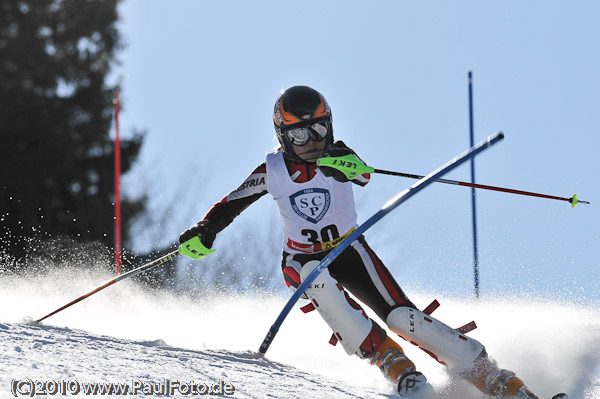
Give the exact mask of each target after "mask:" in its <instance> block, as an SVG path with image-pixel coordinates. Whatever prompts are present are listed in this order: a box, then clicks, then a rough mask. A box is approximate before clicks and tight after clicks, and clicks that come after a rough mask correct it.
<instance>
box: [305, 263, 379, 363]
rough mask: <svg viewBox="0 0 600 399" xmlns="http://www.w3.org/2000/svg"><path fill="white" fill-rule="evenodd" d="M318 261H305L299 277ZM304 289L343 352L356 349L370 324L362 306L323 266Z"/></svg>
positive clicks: (367, 333)
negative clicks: (351, 297)
mask: <svg viewBox="0 0 600 399" xmlns="http://www.w3.org/2000/svg"><path fill="white" fill-rule="evenodd" d="M318 264H319V261H309V262H307V263H306V264H305V265H304V266H303V267H302V270H301V273H300V277H301V279H302V280H304V279H305V278H306V277H307V276H308V275H309V274H310V272H312V271H313V269H314V268H315V267H317V265H318ZM305 293H306V295H307V296H308V298H309V299H310V301H311V302H312V304H313V305H314V307H315V308H316V309H317V311H318V312H319V314H320V315H321V317H322V318H323V320H325V322H326V323H327V324H328V325H329V327H331V329H332V330H333V332H334V335H335V336H336V338H337V339H338V341H339V343H340V344H341V345H342V347H343V348H344V350H345V351H346V353H348V354H349V355H353V354H355V353H357V352H358V350H359V348H360V345H361V344H362V343H363V341H364V340H365V338H366V337H367V336H368V335H369V333H370V332H371V328H372V324H373V323H372V322H371V320H370V319H369V318H368V316H367V315H366V313H365V312H364V311H363V310H362V308H361V307H360V306H359V305H358V304H357V303H356V302H355V301H353V300H351V299H350V298H349V297H347V296H346V295H347V294H346V292H345V291H344V289H343V288H342V286H340V285H339V284H338V282H337V281H336V280H335V279H334V278H333V277H331V275H330V274H329V271H328V270H323V272H322V273H321V274H319V276H318V277H317V278H316V279H315V281H314V282H313V283H312V284H311V285H310V286H309V287H308V288H307V289H306V292H305Z"/></svg>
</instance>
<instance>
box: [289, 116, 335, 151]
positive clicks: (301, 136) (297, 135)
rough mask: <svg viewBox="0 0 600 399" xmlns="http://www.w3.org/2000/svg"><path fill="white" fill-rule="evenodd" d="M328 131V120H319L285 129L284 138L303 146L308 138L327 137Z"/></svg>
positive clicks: (316, 139) (322, 138)
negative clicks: (311, 123)
mask: <svg viewBox="0 0 600 399" xmlns="http://www.w3.org/2000/svg"><path fill="white" fill-rule="evenodd" d="M328 131H329V122H327V121H320V122H318V123H315V124H313V125H308V126H303V127H296V128H293V129H289V130H286V131H285V132H284V134H285V136H286V138H287V139H288V140H289V141H290V143H292V144H293V145H297V146H303V145H306V143H308V141H309V140H313V141H322V140H324V139H325V137H327V132H328Z"/></svg>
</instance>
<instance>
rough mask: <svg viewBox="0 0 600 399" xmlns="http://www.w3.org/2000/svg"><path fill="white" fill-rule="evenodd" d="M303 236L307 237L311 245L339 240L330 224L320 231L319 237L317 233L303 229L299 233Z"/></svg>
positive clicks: (336, 230)
mask: <svg viewBox="0 0 600 399" xmlns="http://www.w3.org/2000/svg"><path fill="white" fill-rule="evenodd" d="M301 233H302V235H303V236H306V237H308V238H307V239H308V241H310V242H311V243H313V244H319V243H321V242H328V241H333V240H335V239H336V238H340V233H339V231H338V229H337V227H336V225H334V224H330V225H329V226H325V227H323V228H322V229H321V232H320V235H319V232H317V231H315V230H311V229H304V230H302V231H301Z"/></svg>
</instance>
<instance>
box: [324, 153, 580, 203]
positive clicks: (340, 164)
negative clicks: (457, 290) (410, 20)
mask: <svg viewBox="0 0 600 399" xmlns="http://www.w3.org/2000/svg"><path fill="white" fill-rule="evenodd" d="M317 165H318V166H328V167H331V168H335V169H337V170H339V171H341V172H342V173H344V174H345V175H346V177H347V178H348V180H352V179H354V178H355V177H356V176H358V175H360V174H363V173H379V174H383V175H391V176H400V177H406V178H409V179H422V178H423V177H424V176H420V175H413V174H410V173H402V172H392V171H389V170H383V169H376V168H372V167H370V166H367V165H365V164H364V163H362V161H361V160H360V159H359V158H358V157H357V156H356V155H354V154H350V155H344V156H341V157H326V158H319V159H318V160H317ZM436 182H437V183H446V184H453V185H457V186H464V187H473V188H480V189H483V190H493V191H500V192H503V193H510V194H519V195H528V196H530V197H539V198H548V199H553V200H559V201H567V202H568V203H570V204H571V206H572V207H573V208H575V205H577V204H589V203H590V202H589V201H583V200H580V199H579V198H577V194H573V195H572V196H571V197H569V198H566V197H557V196H555V195H547V194H539V193H533V192H530V191H523V190H515V189H512V188H504V187H496V186H488V185H485V184H477V183H467V182H463V181H458V180H448V179H437V180H436Z"/></svg>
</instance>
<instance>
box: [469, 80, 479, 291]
mask: <svg viewBox="0 0 600 399" xmlns="http://www.w3.org/2000/svg"><path fill="white" fill-rule="evenodd" d="M469 133H470V139H471V147H472V146H473V142H474V137H473V73H472V72H471V71H469ZM471 184H475V160H474V159H473V158H471ZM471 211H472V214H473V283H474V284H475V299H479V245H478V244H477V212H476V207H475V187H471Z"/></svg>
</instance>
